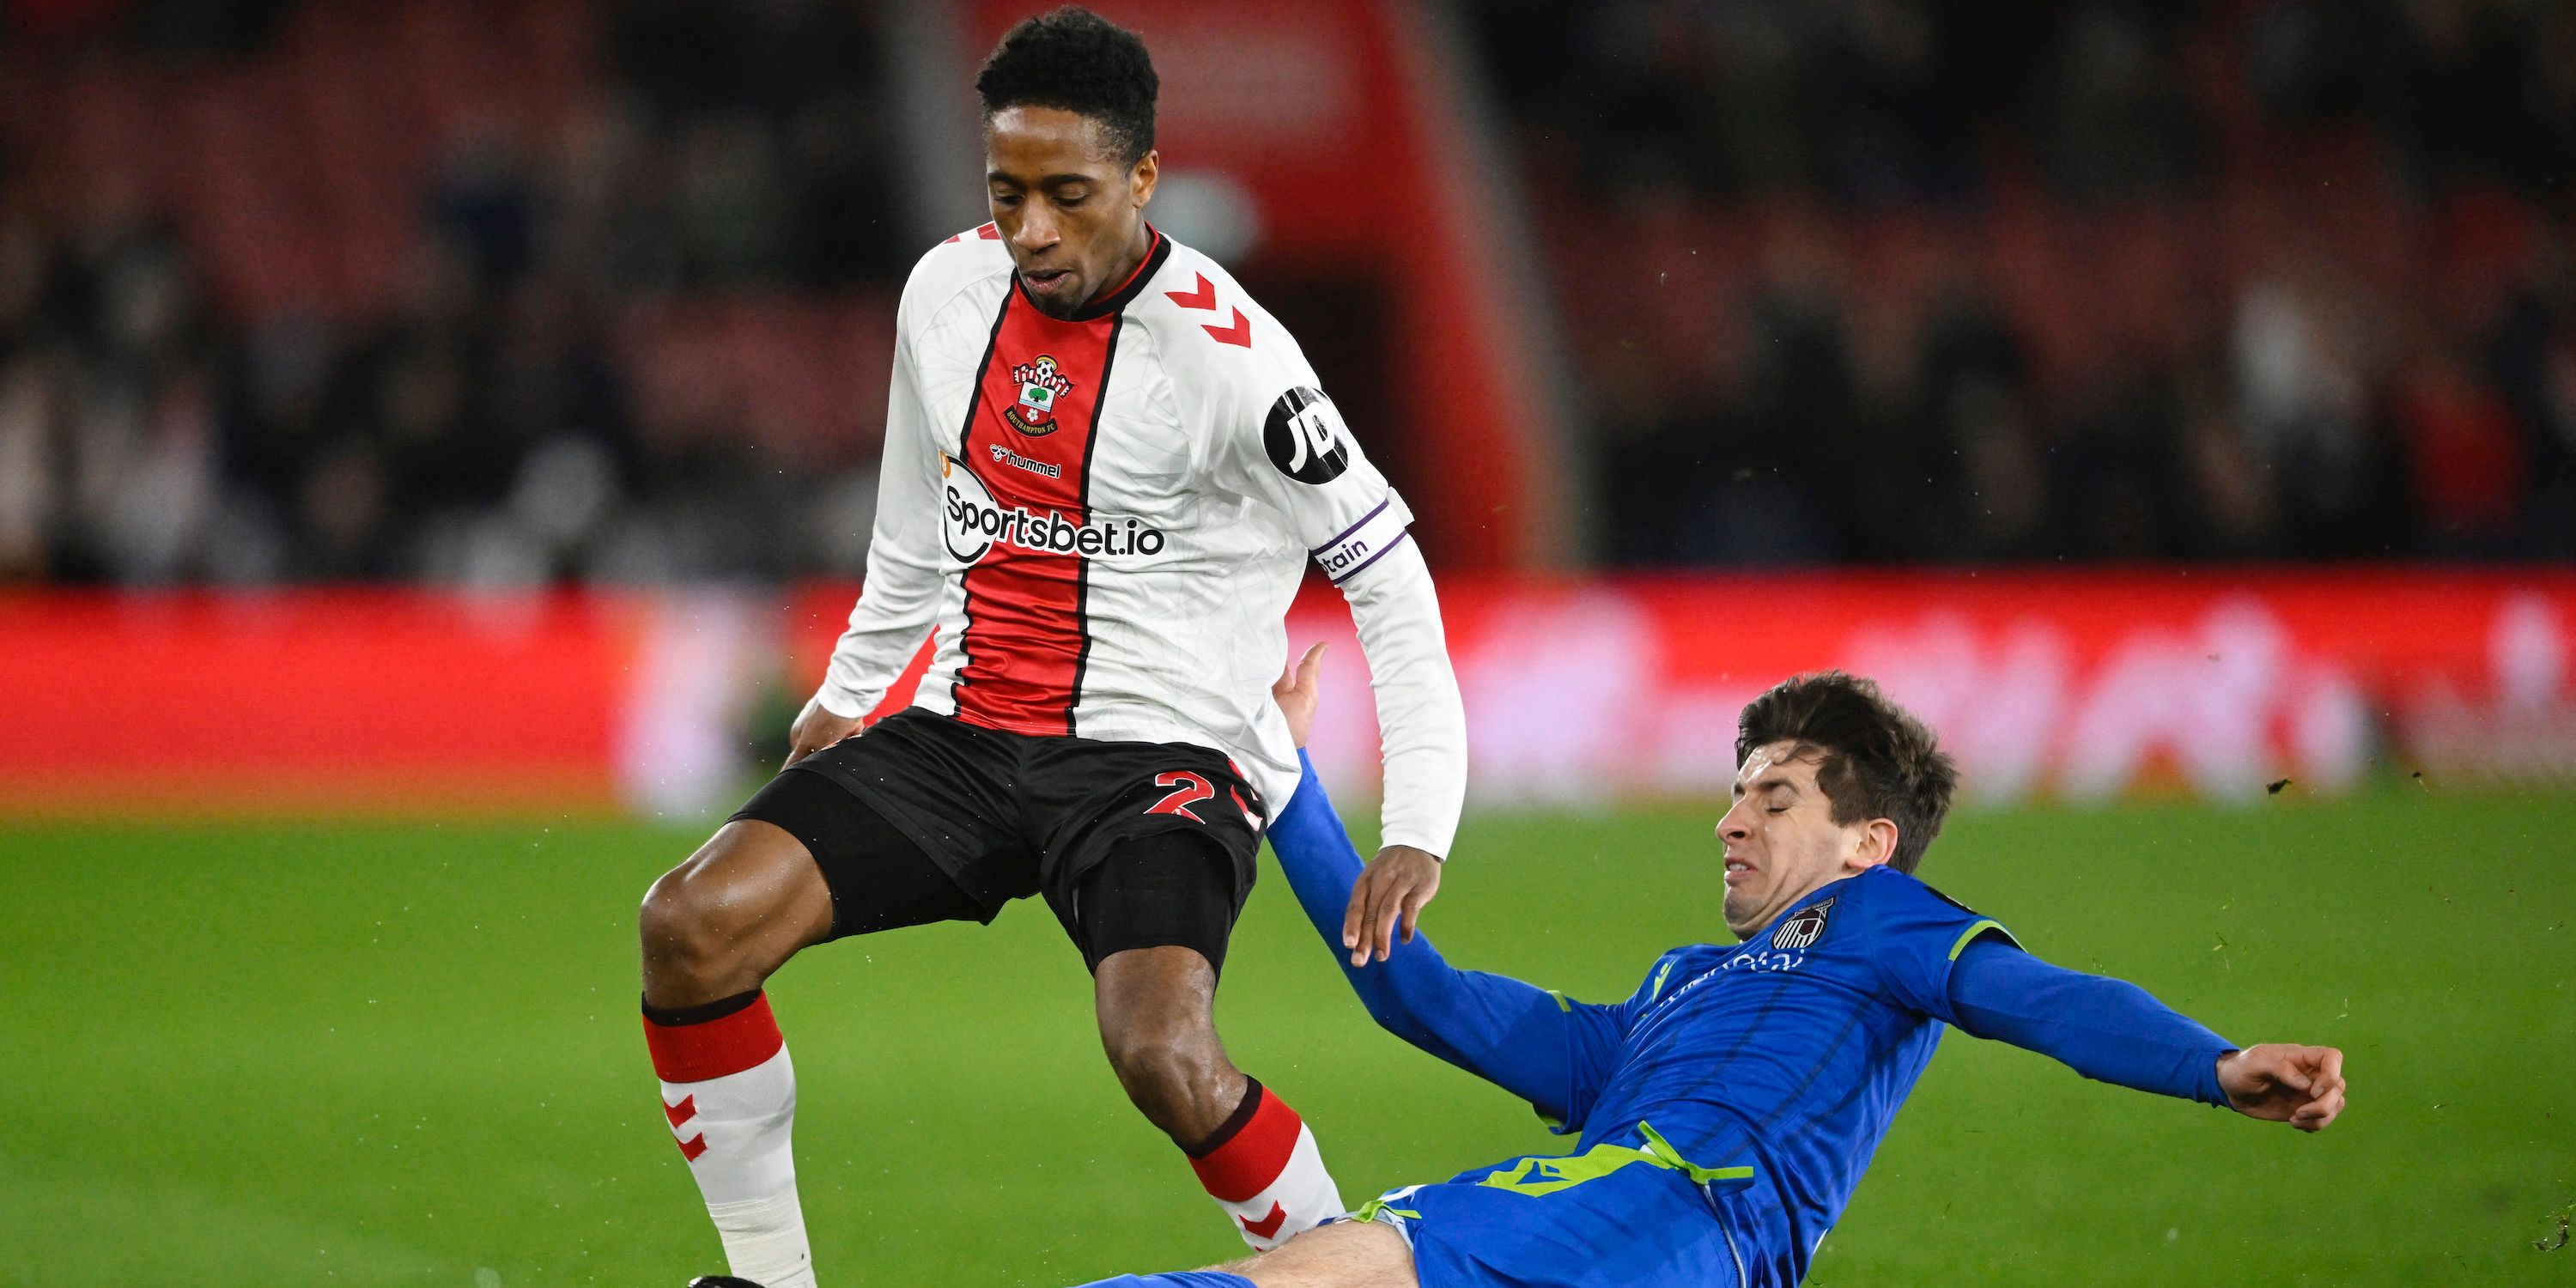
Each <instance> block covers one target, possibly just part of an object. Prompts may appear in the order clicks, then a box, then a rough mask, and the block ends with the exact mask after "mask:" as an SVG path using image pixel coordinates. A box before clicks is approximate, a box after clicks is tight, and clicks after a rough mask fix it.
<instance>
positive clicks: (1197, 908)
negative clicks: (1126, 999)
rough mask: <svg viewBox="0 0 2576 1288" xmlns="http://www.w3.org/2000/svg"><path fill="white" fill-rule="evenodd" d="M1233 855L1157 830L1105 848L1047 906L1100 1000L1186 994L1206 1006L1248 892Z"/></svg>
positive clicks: (1209, 841) (1186, 834)
mask: <svg viewBox="0 0 2576 1288" xmlns="http://www.w3.org/2000/svg"><path fill="white" fill-rule="evenodd" d="M1245 866H1246V864H1245V863H1244V862H1243V859H1242V857H1241V856H1239V855H1237V854H1234V853H1232V852H1230V851H1229V850H1228V849H1227V848H1226V847H1225V846H1223V845H1221V844H1219V843H1217V841H1216V840H1214V839H1213V838H1211V837H1209V836H1207V835H1204V834H1202V833H1200V832H1197V831H1189V830H1181V829H1166V830H1161V831H1154V832H1148V833H1146V834H1144V835H1140V836H1133V837H1129V838H1127V839H1125V840H1122V841H1120V842H1118V843H1117V844H1115V845H1113V846H1111V847H1110V848H1109V850H1108V852H1107V853H1106V854H1105V855H1103V856H1102V857H1101V858H1100V860H1099V861H1098V862H1096V863H1094V864H1093V865H1092V866H1091V867H1090V869H1089V870H1087V871H1085V872H1084V873H1083V874H1082V875H1081V876H1080V877H1078V878H1076V879H1075V880H1074V881H1072V882H1071V883H1070V885H1069V886H1068V887H1067V888H1065V889H1063V890H1061V891H1058V890H1049V891H1048V892H1047V905H1048V907H1049V908H1051V909H1052V910H1053V911H1054V912H1055V914H1056V919H1057V921H1058V922H1059V923H1060V924H1061V925H1063V927H1064V930H1065V934H1066V935H1067V936H1069V937H1070V938H1071V939H1072V940H1073V943H1074V947H1076V948H1077V949H1079V950H1081V952H1082V959H1083V964H1084V965H1085V966H1088V967H1089V968H1090V969H1091V971H1092V973H1093V975H1094V976H1095V977H1097V979H1098V981H1099V987H1100V991H1101V993H1102V996H1103V998H1104V1002H1105V1001H1106V999H1107V998H1108V997H1110V996H1111V995H1113V994H1127V993H1135V992H1139V991H1185V992H1186V993H1188V994H1192V995H1196V996H1199V997H1201V998H1203V999H1206V998H1212V997H1213V996H1214V992H1215V987H1216V976H1217V974H1218V973H1219V972H1221V971H1222V970H1224V968H1225V954H1226V945H1227V943H1228V942H1229V941H1230V940H1231V939H1232V938H1233V935H1234V923H1235V918H1236V917H1237V916H1238V915H1240V914H1241V912H1242V910H1243V900H1244V896H1245V895H1246V894H1247V893H1249V887H1250V885H1251V882H1250V880H1249V879H1248V876H1247V874H1246V873H1245V872H1244V871H1243V868H1244V867H1245Z"/></svg>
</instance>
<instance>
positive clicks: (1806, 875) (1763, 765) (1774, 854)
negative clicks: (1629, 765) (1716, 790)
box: [1717, 742, 1895, 938]
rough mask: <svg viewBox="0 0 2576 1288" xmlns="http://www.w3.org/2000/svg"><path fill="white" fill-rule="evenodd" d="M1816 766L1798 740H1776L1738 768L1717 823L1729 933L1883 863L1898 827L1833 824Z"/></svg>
mask: <svg viewBox="0 0 2576 1288" xmlns="http://www.w3.org/2000/svg"><path fill="white" fill-rule="evenodd" d="M1817 760H1818V757H1817V755H1816V754H1815V753H1814V752H1812V751H1808V752H1804V753H1802V752H1801V751H1800V749H1799V747H1798V744H1796V743H1794V742H1774V743H1767V744H1765V745H1763V746H1760V747H1756V748H1754V749H1753V752H1752V754H1750V755H1748V756H1746V757H1745V758H1744V764H1743V766H1742V767H1741V768H1739V769H1737V770H1736V773H1735V804H1734V806H1733V808H1730V809H1728V810H1727V811H1726V817H1724V818H1721V819H1719V820H1718V821H1717V839H1718V843H1719V844H1720V845H1722V846H1723V847H1725V851H1726V928H1727V929H1728V930H1731V931H1733V932H1735V934H1736V937H1738V938H1743V937H1745V936H1748V935H1750V934H1752V933H1753V932H1754V931H1756V930H1759V929H1761V928H1762V927H1763V925H1765V924H1766V923H1768V922H1769V921H1770V920H1771V919H1772V918H1774V917H1777V916H1779V915H1780V914H1781V913H1782V912H1784V911H1786V910H1787V909H1788V907H1789V905H1790V904H1793V903H1796V902H1797V901H1798V900H1799V899H1801V898H1803V897H1805V895H1806V894H1807V893H1808V892H1809V891H1811V890H1814V889H1816V888H1817V887H1818V886H1822V885H1824V884H1825V883H1827V882H1829V881H1835V880H1839V879H1841V878H1842V877H1845V876H1848V875H1850V874H1851V873H1853V872H1857V871H1860V870H1861V869H1864V868H1867V867H1870V866H1871V865H1873V864H1876V863H1883V862H1885V861H1886V858H1887V851H1888V849H1890V848H1891V847H1892V843H1893V841H1894V837H1895V828H1894V825H1893V824H1890V823H1888V822H1887V820H1885V819H1879V820H1876V821H1875V822H1872V821H1867V820H1864V821H1862V822H1857V823H1837V822H1835V821H1834V818H1833V802H1831V801H1829V800H1827V799H1825V793H1824V792H1823V791H1822V790H1821V789H1819V788H1818V787H1817V786H1816V764H1817ZM1882 832H1883V833H1884V835H1881V833H1882Z"/></svg>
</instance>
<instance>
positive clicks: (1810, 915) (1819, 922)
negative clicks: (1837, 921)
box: [1771, 899, 1834, 952]
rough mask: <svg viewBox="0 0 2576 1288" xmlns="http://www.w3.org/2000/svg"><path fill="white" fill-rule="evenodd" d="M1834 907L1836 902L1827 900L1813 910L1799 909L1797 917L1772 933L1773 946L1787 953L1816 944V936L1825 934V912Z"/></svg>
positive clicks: (1783, 923)
mask: <svg viewBox="0 0 2576 1288" xmlns="http://www.w3.org/2000/svg"><path fill="white" fill-rule="evenodd" d="M1833 906H1834V901H1833V900H1831V899H1827V900H1825V901H1824V902H1823V903H1820V904H1817V905H1816V906H1814V907H1812V908H1802V909H1799V911H1798V915H1797V916H1794V917H1791V918H1789V919H1788V920H1787V921H1784V922H1781V923H1780V928H1779V929H1778V930H1775V931H1772V932H1771V946H1772V947H1774V948H1777V949H1780V950H1782V951H1784V952H1786V951H1790V950H1793V949H1799V948H1804V947H1806V946H1807V945H1809V944H1812V943H1814V942H1816V936H1818V935H1821V934H1823V933H1825V912H1826V910H1827V909H1829V908H1831V907H1833Z"/></svg>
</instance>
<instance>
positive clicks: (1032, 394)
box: [1002, 354, 1073, 438]
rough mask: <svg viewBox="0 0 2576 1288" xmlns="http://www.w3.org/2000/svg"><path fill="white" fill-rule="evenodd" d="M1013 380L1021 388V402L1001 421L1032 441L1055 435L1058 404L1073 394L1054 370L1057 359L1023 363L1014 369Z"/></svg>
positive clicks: (1062, 376)
mask: <svg viewBox="0 0 2576 1288" xmlns="http://www.w3.org/2000/svg"><path fill="white" fill-rule="evenodd" d="M1011 379H1012V380H1014V381H1016V382H1018V384H1019V386H1020V402H1019V405H1018V406H1016V407H1011V408H1008V409H1006V410H1004V411H1003V413H1002V419H1004V420H1007V421H1009V422H1011V428H1013V429H1016V430H1018V431H1020V432H1021V433H1023V434H1026V435H1028V436H1029V437H1031V438H1036V437H1038V436H1039V435H1041V434H1052V433H1054V432H1055V404H1056V400H1057V399H1059V398H1063V397H1065V396H1066V395H1069V394H1071V393H1072V392H1073V382H1072V381H1071V380H1068V379H1066V378H1065V376H1064V373H1062V372H1060V371H1057V370H1056V369H1055V359H1053V358H1050V357H1047V356H1045V355H1044V354H1041V355H1039V356H1038V358H1037V359H1036V360H1035V361H1033V362H1023V363H1021V364H1020V365H1018V366H1016V367H1013V368H1011Z"/></svg>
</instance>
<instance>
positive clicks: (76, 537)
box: [0, 0, 2576, 585]
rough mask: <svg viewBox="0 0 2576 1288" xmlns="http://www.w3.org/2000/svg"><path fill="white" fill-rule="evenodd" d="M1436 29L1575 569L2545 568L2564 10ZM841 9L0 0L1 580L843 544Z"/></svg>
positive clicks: (865, 430) (1465, 11) (1541, 12)
mask: <svg viewBox="0 0 2576 1288" xmlns="http://www.w3.org/2000/svg"><path fill="white" fill-rule="evenodd" d="M1112 8H1113V13H1114V6H1113V7H1112ZM1459 12H1460V14H1461V16H1462V17H1463V18H1464V19H1465V20H1466V23H1467V26H1468V29H1469V31H1470V33H1471V34H1472V35H1473V37H1474V44H1475V48H1476V50H1477V52H1478V54H1479V57H1480V59H1481V61H1482V64H1483V66H1484V68H1485V70H1486V71H1487V73H1488V74H1489V76H1490V77H1491V81H1492V84H1493V86H1494V89H1495V98H1496V100H1497V101H1498V102H1499V103H1500V104H1501V106H1502V107H1503V109H1504V112H1505V115H1506V117H1507V121H1506V128H1507V130H1508V141H1509V142H1510V143H1511V144H1512V145H1513V155H1514V156H1515V159H1516V163H1517V165H1518V167H1519V170H1520V173H1519V174H1517V175H1515V176H1511V177H1510V178H1508V179H1506V180H1505V183H1507V184H1511V185H1517V187H1518V188H1519V190H1520V191H1521V192H1522V193H1524V194H1525V195H1526V197H1527V199H1528V200H1529V202H1530V203H1531V205H1532V206H1533V208H1534V211H1535V213H1536V215H1537V217H1538V219H1537V224H1538V228H1539V229H1540V232H1541V240H1542V242H1543V245H1544V247H1545V250H1546V252H1547V263H1546V265H1545V266H1544V271H1543V272H1542V273H1540V274H1538V275H1537V277H1538V278H1540V279H1542V280H1543V282H1544V284H1543V285H1539V286H1535V287H1533V288H1532V291H1533V293H1534V294H1535V295H1536V296H1537V297H1538V298H1535V299H1532V300H1527V301H1502V302H1499V303H1498V306H1511V305H1514V304H1520V305H1525V306H1527V307H1532V308H1538V309H1543V310H1546V311H1548V312H1549V313H1550V314H1552V315H1557V316H1558V317H1559V318H1560V321H1559V323H1558V329H1559V330H1560V332H1561V333H1562V334H1563V335H1565V336H1567V337H1568V338H1569V344H1570V345H1571V352H1572V354H1573V363H1572V366H1573V375H1574V376H1575V384H1576V388H1577V395H1578V396H1577V400H1576V406H1577V410H1578V412H1579V415H1580V420H1579V423H1578V424H1577V426H1576V427H1575V428H1576V429H1577V431H1578V440H1579V442H1580V444H1581V445H1582V447H1583V450H1584V451H1585V452H1586V454H1587V455H1589V456H1590V457H1591V458H1592V459H1593V460H1594V462H1595V468H1594V469H1593V470H1592V471H1591V475H1592V479H1593V482H1592V483H1591V484H1590V486H1591V487H1592V488H1594V493H1593V494H1592V495H1591V496H1589V497H1588V498H1584V501H1585V503H1586V504H1588V505H1589V506H1590V508H1591V509H1592V511H1593V512H1594V514H1595V515H1596V516H1597V526H1598V528H1599V530H1600V532H1601V535H1602V546H1603V548H1602V550H1601V555H1602V557H1603V562H1605V563H1607V564H1610V565H1613V566H1619V565H1731V566H1768V565H1781V564H1813V563H1823V562H1834V561H1870V562H1886V561H1898V562H1903V561H1923V560H1934V561H1951V560H2043V559H2055V558H2081V559H2135V558H2151V559H2152V558H2203V557H2215V558H2339V557H2381V556H2390V555H2396V556H2436V557H2469V558H2515V557H2569V556H2576V263H2571V262H2570V260H2569V254H2568V252H2569V248H2570V246H2571V244H2576V242H2571V234H2576V201H2571V186H2570V177H2571V176H2570V164H2571V161H2576V9H2571V8H2570V7H2568V6H2566V5H2563V4H2559V3H2553V2H2548V0H2213V2H2212V3H2207V4H2201V5H2191V4H2179V3H2158V2H2155V0H2082V2H2080V3H2053V2H2048V0H2013V2H2008V3H1988V4H1939V3H1931V2H1930V0H1732V2H1729V3H1716V2H1714V0H1698V2H1692V0H1602V2H1601V3H1595V4H1587V5H1567V4H1562V3H1553V2H1551V0H1471V2H1469V3H1464V4H1462V5H1461V6H1460V7H1459ZM882 19H883V12H882V11H881V10H880V9H878V8H876V7H874V6H870V5H866V4H858V3H841V2H839V0H762V2H761V3H756V4H732V3H720V2H718V0H621V2H613V3H605V4H590V3H583V2H582V0H478V2H477V3H471V4H463V3H459V4H448V3H440V2H439V0H384V2H383V3H380V4H363V5H361V4H329V3H323V2H322V0H307V2H305V3H290V2H289V0H9V2H8V3H5V4H0V42H5V43H0V581H21V582H24V581H40V582H55V583H83V582H118V583H142V584H151V583H167V582H184V581H194V580H205V581H218V582H237V583H259V582H268V581H277V580H295V579H346V578H357V579H370V578H428V579H434V580H450V581H461V582H468V583H476V584H501V585H507V584H521V583H531V582H544V581H549V580H557V579H585V580H630V579H633V580H658V579H667V578H685V577H709V576H715V577H722V576H736V575H789V574H796V573H803V572H812V571H838V572H854V571H856V569H857V568H858V566H859V563H860V559H861V555H862V553H863V550H864V540H865V532H866V528H867V525H868V518H869V516H868V510H869V507H870V504H871V501H872V497H873V478H872V475H871V473H870V467H871V463H872V461H873V458H874V455H875V445H874V441H873V436H874V434H875V432H876V426H877V424H878V421H879V418H880V417H881V416H882V407H883V386H882V381H883V378H884V376H883V368H884V365H885V362H886V346H887V344H888V343H889V341H890V339H891V332H892V310H891V300H892V297H893V293H894V292H895V290H896V289H897V288H898V287H899V286H900V282H901V277H902V274H903V272H904V271H905V269H906V268H907V267H908V265H909V263H910V260H911V259H912V257H913V256H914V254H915V253H916V252H917V251H918V250H919V249H920V248H918V247H915V246H911V245H909V244H906V243H905V242H904V239H903V238H902V237H901V236H899V235H898V234H897V232H896V231H895V229H894V227H893V225H894V223H895V222H896V221H895V219H894V216H893V209H894V207H895V206H896V204H897V200H896V197H895V196H894V195H893V194H892V193H890V191H889V187H890V185H892V184H893V183H894V182H895V181H894V180H893V179H891V178H890V177H889V176H890V175H891V174H893V173H895V172H897V170H898V167H896V166H894V165H892V164H891V161H890V156H891V153H892V151H893V150H894V148H895V146H896V141H895V140H894V139H893V138H892V137H891V134H890V131H891V130H892V129H893V128H894V126H893V125H892V122H894V121H895V120H897V119H899V113H898V112H896V111H895V110H894V109H893V107H892V106H891V104H890V103H889V101H888V100H889V97H890V91H889V89H888V84H889V81H890V79H891V78H890V77H889V75H888V73H887V66H886V64H887V55H886V53H885V41H884V39H883V35H882V32H881V30H880V26H881V23H882ZM1147 35H1148V37H1149V39H1150V37H1151V32H1150V31H1149V32H1148V33H1147ZM1363 432H1364V433H1368V434H1371V435H1375V436H1383V435H1391V434H1396V433H1400V432H1401V427H1399V426H1368V427H1364V429H1363ZM1435 555H1436V552H1435Z"/></svg>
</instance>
